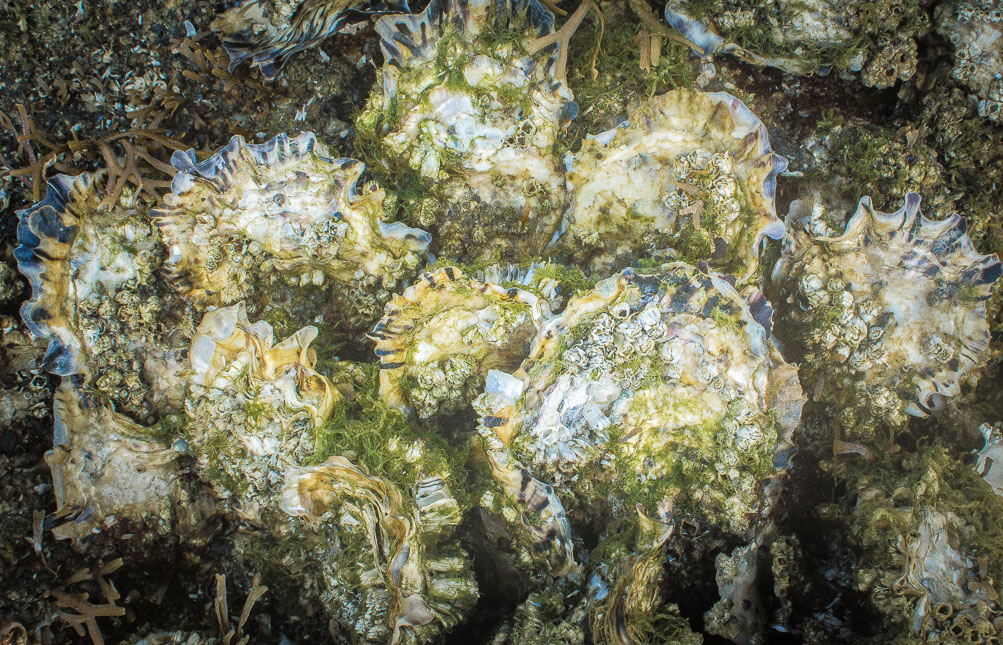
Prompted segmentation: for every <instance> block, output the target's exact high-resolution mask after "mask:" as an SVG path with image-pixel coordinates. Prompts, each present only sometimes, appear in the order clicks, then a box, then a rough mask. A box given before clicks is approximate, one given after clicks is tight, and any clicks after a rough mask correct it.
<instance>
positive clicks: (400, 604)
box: [281, 444, 478, 643]
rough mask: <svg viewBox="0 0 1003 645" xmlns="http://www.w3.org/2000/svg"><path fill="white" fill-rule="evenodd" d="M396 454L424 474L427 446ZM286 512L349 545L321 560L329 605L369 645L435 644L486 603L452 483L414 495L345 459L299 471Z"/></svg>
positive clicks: (423, 487) (286, 488)
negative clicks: (460, 532)
mask: <svg viewBox="0 0 1003 645" xmlns="http://www.w3.org/2000/svg"><path fill="white" fill-rule="evenodd" d="M396 449H398V450H403V451H406V452H407V453H408V455H409V462H410V463H411V464H412V467H413V468H415V469H417V470H419V471H421V470H422V465H421V461H422V459H423V452H424V450H425V447H424V446H422V445H420V444H416V445H413V446H406V445H399V446H397V447H396ZM281 508H282V510H283V511H284V512H285V513H286V514H287V515H289V516H290V517H295V518H300V519H302V520H304V521H307V522H308V523H310V524H311V525H313V526H314V527H315V528H316V529H317V530H319V531H323V532H327V533H328V534H330V535H333V536H334V537H336V538H337V543H338V544H339V545H340V547H341V548H340V549H339V550H338V551H336V552H332V553H330V554H328V555H327V557H322V558H318V559H317V560H316V565H317V568H318V569H319V572H320V576H321V578H322V579H323V582H324V586H325V591H324V601H325V605H326V606H327V608H328V610H329V611H330V612H331V614H332V615H333V617H334V620H335V621H337V622H338V623H341V624H343V625H346V626H347V627H348V629H349V631H352V632H354V633H355V635H356V638H359V639H360V640H361V641H362V642H365V643H370V642H372V643H425V642H429V640H430V639H432V638H434V637H435V636H437V635H438V634H441V633H442V632H443V631H444V630H447V629H449V628H450V627H452V626H454V625H456V624H457V623H458V622H459V621H460V620H461V619H462V618H463V617H464V615H465V613H466V612H467V611H468V610H469V609H470V608H471V607H473V605H474V603H475V602H476V600H477V597H478V592H477V581H476V580H475V578H474V574H473V571H472V569H471V568H470V562H469V559H468V558H467V557H466V554H465V553H464V552H463V550H462V549H460V548H459V546H458V545H457V544H456V542H455V541H454V540H452V539H451V536H452V534H453V532H454V530H455V529H456V527H457V525H458V524H459V523H460V520H461V519H462V516H461V512H460V507H459V504H458V503H457V501H456V499H455V498H454V497H453V496H452V494H451V493H450V491H449V488H448V487H447V486H446V483H445V481H444V478H443V476H440V475H436V474H434V473H432V474H428V475H427V476H423V477H421V478H419V479H418V481H417V483H416V485H415V487H414V490H413V491H406V490H401V489H400V488H398V487H397V486H396V485H395V484H394V483H393V482H391V481H389V480H388V479H386V478H385V477H381V476H378V475H375V474H372V473H369V472H368V471H367V470H366V469H365V468H363V467H362V466H359V465H357V464H355V463H353V462H352V461H351V460H349V459H348V458H346V457H344V456H336V457H331V458H329V459H328V460H327V461H325V462H324V463H322V464H318V465H315V466H304V467H299V468H294V469H292V470H290V471H289V472H288V473H287V474H286V477H285V483H284V485H283V491H282V500H281ZM353 544H354V545H355V546H354V547H353V546H351V545H353ZM353 642H354V641H353Z"/></svg>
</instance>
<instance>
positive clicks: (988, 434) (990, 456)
mask: <svg viewBox="0 0 1003 645" xmlns="http://www.w3.org/2000/svg"><path fill="white" fill-rule="evenodd" d="M979 432H980V433H982V438H983V439H985V442H986V444H985V445H984V446H982V449H981V450H979V452H978V454H977V455H976V462H975V470H976V472H978V473H979V475H981V476H982V479H984V480H986V483H987V484H989V486H990V487H992V489H993V492H994V493H996V494H997V495H999V496H1000V497H1003V430H1001V429H1000V428H999V427H997V426H994V425H992V424H989V423H983V424H982V425H981V426H979Z"/></svg>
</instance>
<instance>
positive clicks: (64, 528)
mask: <svg viewBox="0 0 1003 645" xmlns="http://www.w3.org/2000/svg"><path fill="white" fill-rule="evenodd" d="M77 380H79V377H77V378H70V379H67V380H66V381H64V382H63V384H62V385H61V386H60V387H59V389H58V390H56V395H55V400H54V406H53V422H54V430H55V432H54V436H55V439H54V442H53V448H52V450H50V451H48V452H47V453H46V455H45V459H46V461H47V462H48V464H49V468H50V469H51V470H52V487H53V491H54V492H55V495H56V512H57V514H58V515H59V516H60V517H62V518H66V521H65V522H63V523H62V524H60V525H58V526H56V527H54V528H53V529H52V531H53V534H55V535H56V537H57V538H59V539H66V538H70V539H73V540H74V541H78V540H81V539H83V538H84V537H86V536H87V535H89V534H90V533H92V532H93V531H95V530H97V529H100V528H108V527H110V526H111V525H112V524H114V522H115V521H116V520H118V519H122V520H129V521H133V522H138V523H140V524H142V525H143V526H144V528H145V530H148V531H151V532H153V533H164V532H166V531H167V530H169V529H170V528H171V522H172V518H173V517H174V514H173V509H172V498H174V497H176V495H175V493H176V488H175V487H176V485H177V484H176V481H175V480H176V479H177V478H178V471H179V468H178V466H177V464H176V459H177V457H178V452H177V450H175V449H174V448H171V447H169V446H166V445H163V444H161V443H159V442H157V441H156V440H155V439H154V438H153V433H152V432H151V431H150V429H149V428H146V427H143V426H141V425H139V424H137V423H135V422H134V421H132V420H130V419H129V418H128V417H126V416H124V415H122V414H119V413H117V412H115V410H114V408H113V407H112V406H111V405H110V404H109V403H108V402H107V401H106V400H104V399H103V398H102V397H101V396H100V395H99V394H97V393H94V392H91V391H87V390H85V389H84V388H81V387H78V386H77V385H74V384H73V381H77Z"/></svg>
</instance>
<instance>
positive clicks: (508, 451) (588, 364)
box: [475, 263, 804, 534]
mask: <svg viewBox="0 0 1003 645" xmlns="http://www.w3.org/2000/svg"><path fill="white" fill-rule="evenodd" d="M749 295H750V300H752V301H753V302H754V303H761V296H759V294H758V292H757V293H755V294H749ZM754 307H755V308H756V310H757V314H761V313H764V312H763V311H761V310H759V304H754ZM767 317H768V314H767ZM493 374H496V376H495V377H494V379H492V378H491V377H490V376H489V380H488V386H487V388H486V393H485V394H484V395H482V397H480V398H479V399H478V400H477V401H476V402H475V407H476V408H477V409H478V411H479V412H480V413H481V421H480V426H479V428H478V431H479V433H480V434H481V436H482V437H483V439H484V441H485V446H486V449H487V452H488V453H489V455H491V458H492V459H495V460H496V461H497V462H498V463H499V464H501V465H507V468H508V469H509V470H512V469H514V468H520V467H521V468H525V469H527V470H528V471H529V472H531V473H532V474H533V475H534V476H535V477H538V478H539V479H541V480H542V481H544V482H547V483H548V484H552V485H553V487H554V489H555V490H556V491H557V495H558V496H559V497H560V498H561V500H564V503H565V504H566V505H567V508H568V516H569V517H570V518H571V520H572V521H573V522H575V523H581V524H584V525H589V524H593V523H594V522H595V521H597V520H596V518H604V519H602V520H599V521H600V523H602V522H606V521H613V520H615V519H616V518H630V517H633V516H634V515H635V514H636V512H637V511H638V510H641V511H643V512H644V513H645V514H646V515H647V516H650V517H652V518H653V519H654V520H655V521H658V522H662V523H669V522H672V521H674V520H676V519H678V518H679V517H684V516H685V517H691V518H695V517H702V518H705V519H706V520H707V521H708V522H709V524H711V525H713V526H715V527H718V528H720V529H722V530H725V531H728V532H731V533H736V534H744V533H745V532H746V531H747V530H748V529H749V528H750V523H749V522H750V520H749V517H750V516H749V514H750V513H754V512H756V510H757V509H759V506H760V504H761V503H763V499H762V495H761V489H760V486H761V485H762V483H763V481H764V480H766V479H769V478H771V477H773V475H774V474H775V472H776V470H775V463H776V465H777V466H779V467H781V468H783V467H786V464H787V459H788V457H789V456H790V453H791V433H792V432H793V429H794V427H795V426H796V425H797V423H798V422H799V419H800V408H801V405H802V404H803V400H804V399H803V395H802V394H801V391H800V387H799V386H798V383H797V376H796V372H795V370H794V368H792V367H790V366H789V365H787V364H786V363H784V362H783V359H782V358H781V357H780V354H779V352H778V351H777V350H776V348H775V347H774V346H773V344H772V342H771V341H770V339H769V336H768V333H767V331H766V329H765V328H764V327H763V326H762V325H761V324H760V323H759V322H757V321H756V320H755V319H754V317H753V310H752V309H750V307H749V305H748V304H747V303H746V301H745V300H743V299H742V297H740V296H739V294H738V292H736V291H735V289H734V288H733V287H732V286H731V285H730V284H729V283H727V282H725V281H724V279H723V278H722V277H721V276H719V275H717V274H713V273H711V274H709V275H708V274H704V273H701V272H699V271H697V270H696V269H695V268H693V267H692V266H689V265H686V264H683V263H673V264H668V265H664V266H663V267H662V268H660V269H657V270H650V271H643V272H640V271H633V270H629V269H628V270H626V271H624V272H623V273H621V274H619V275H616V276H614V277H612V278H610V279H608V280H606V281H603V282H601V283H599V284H598V285H597V286H596V288H595V289H594V290H593V291H592V292H591V293H588V294H585V295H582V296H579V297H576V298H573V299H572V300H571V302H570V303H569V304H568V307H567V309H566V310H565V311H564V312H563V313H562V314H561V315H560V316H558V317H557V318H555V319H553V320H551V321H549V322H548V323H546V324H545V325H544V326H543V328H542V329H541V330H540V333H539V334H538V335H537V337H536V339H535V341H534V345H533V349H532V350H531V353H530V356H529V358H528V359H527V360H526V361H525V362H524V363H523V365H522V367H520V369H519V371H518V372H516V374H515V375H514V376H508V375H504V374H500V375H499V374H498V373H493ZM503 462H504V463H503ZM523 464H524V466H523ZM497 470H499V471H504V468H501V467H499V468H498V469H497Z"/></svg>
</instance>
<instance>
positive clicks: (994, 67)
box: [935, 0, 1003, 123]
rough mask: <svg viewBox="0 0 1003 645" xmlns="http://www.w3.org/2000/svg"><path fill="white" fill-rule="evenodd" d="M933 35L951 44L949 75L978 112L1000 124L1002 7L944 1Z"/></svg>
mask: <svg viewBox="0 0 1003 645" xmlns="http://www.w3.org/2000/svg"><path fill="white" fill-rule="evenodd" d="M935 16H936V25H937V32H938V33H940V34H942V35H944V36H945V37H946V38H947V39H948V40H950V41H951V44H952V45H954V72H953V76H954V78H956V79H957V80H959V81H960V82H961V83H962V84H964V85H965V86H967V87H968V89H969V90H971V93H972V95H973V96H974V97H975V99H976V100H977V101H978V105H977V108H978V112H979V114H980V115H981V116H984V117H986V118H988V119H990V120H992V121H995V122H997V123H1003V7H1001V6H1000V4H999V2H996V1H994V0H976V1H975V2H968V1H962V2H947V3H942V4H938V5H937V9H936V11H935Z"/></svg>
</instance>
